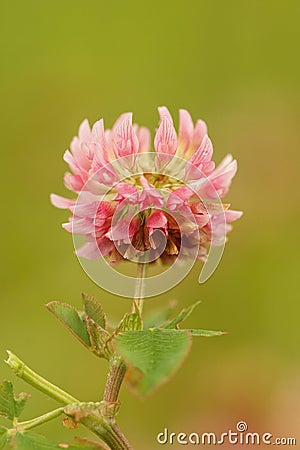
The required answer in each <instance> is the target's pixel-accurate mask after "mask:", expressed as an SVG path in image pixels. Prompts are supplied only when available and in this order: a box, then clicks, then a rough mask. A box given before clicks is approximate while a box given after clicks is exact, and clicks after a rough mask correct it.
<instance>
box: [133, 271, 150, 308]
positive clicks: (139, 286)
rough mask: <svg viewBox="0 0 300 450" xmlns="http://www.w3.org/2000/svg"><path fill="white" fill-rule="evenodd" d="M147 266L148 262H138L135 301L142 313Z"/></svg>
mask: <svg viewBox="0 0 300 450" xmlns="http://www.w3.org/2000/svg"><path fill="white" fill-rule="evenodd" d="M146 268H147V264H144V263H141V262H139V263H137V268H136V283H135V291H134V301H135V304H136V306H137V307H138V309H139V311H140V314H141V315H142V312H143V305H144V298H143V297H144V279H145V275H146Z"/></svg>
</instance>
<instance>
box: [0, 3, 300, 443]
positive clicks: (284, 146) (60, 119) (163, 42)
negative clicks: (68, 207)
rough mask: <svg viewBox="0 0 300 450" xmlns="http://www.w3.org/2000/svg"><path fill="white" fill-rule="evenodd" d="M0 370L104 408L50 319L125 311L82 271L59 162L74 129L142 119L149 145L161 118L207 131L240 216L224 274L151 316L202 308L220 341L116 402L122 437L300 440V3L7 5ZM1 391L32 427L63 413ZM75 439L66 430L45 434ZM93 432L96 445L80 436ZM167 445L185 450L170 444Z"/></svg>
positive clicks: (80, 355) (99, 379)
mask: <svg viewBox="0 0 300 450" xmlns="http://www.w3.org/2000/svg"><path fill="white" fill-rule="evenodd" d="M0 8H1V19H0V20H1V26H0V35H1V72H0V94H1V128H2V130H1V141H2V143H1V147H2V148H1V153H0V154H1V167H2V169H1V174H2V176H1V182H2V201H1V204H2V207H1V210H2V220H1V237H2V238H1V309H0V311H1V316H0V343H1V345H0V360H1V361H3V360H4V359H5V357H6V354H5V350H6V349H11V350H12V351H13V352H15V353H16V354H17V355H18V356H19V357H21V358H22V359H23V360H25V361H26V362H27V363H28V364H29V365H30V366H31V367H32V368H34V369H35V370H37V371H38V372H40V373H41V374H44V375H47V377H48V378H50V380H52V381H53V382H55V383H57V384H58V385H60V386H61V387H63V388H65V389H66V390H68V391H70V392H71V393H73V394H74V395H75V396H77V397H79V398H81V399H85V400H98V399H99V398H100V396H101V393H102V390H103V387H104V384H105V377H106V370H107V364H106V362H105V361H102V360H99V359H97V358H96V357H94V356H92V355H91V354H89V352H87V351H86V350H85V349H84V348H83V347H82V346H80V344H79V343H78V342H77V341H75V340H74V339H73V337H72V336H71V335H70V334H69V333H68V332H67V331H66V330H65V329H64V328H63V327H62V326H61V324H59V323H58V322H57V321H56V320H55V319H54V317H53V316H51V315H50V314H49V313H48V312H47V311H46V309H45V307H44V304H45V303H46V302H48V301H49V300H53V299H56V300H62V301H66V302H69V303H71V304H72V305H74V306H76V307H79V306H80V293H81V292H82V291H84V292H88V293H90V294H93V295H95V296H96V297H98V298H99V300H101V302H102V304H103V306H104V308H105V309H106V310H107V311H109V312H110V313H111V315H112V316H113V317H116V318H119V317H120V316H121V315H122V314H123V313H124V312H125V311H126V310H128V308H129V300H127V299H123V298H115V297H113V296H112V295H110V294H109V293H107V292H104V291H102V290H101V289H100V288H98V287H97V286H96V285H95V284H93V282H92V281H90V279H89V278H88V277H87V275H86V274H85V273H84V272H83V270H82V269H81V267H80V265H79V263H78V261H77V259H76V257H75V255H74V251H73V245H72V239H71V236H70V235H69V234H68V233H67V232H65V231H64V230H63V229H62V228H61V223H62V222H64V221H66V220H67V217H68V214H67V212H66V211H61V210H57V209H55V208H54V207H53V206H51V204H50V202H49V194H50V193H51V192H55V193H58V194H61V195H68V193H67V190H66V189H65V188H64V187H63V174H64V172H65V170H66V169H67V166H66V165H65V163H64V162H63V160H62V155H63V152H64V150H65V149H66V148H68V146H69V142H70V141H71V138H72V137H73V136H74V135H75V134H77V129H78V126H79V124H80V122H81V121H82V120H83V119H84V118H86V117H87V118H88V119H89V120H90V122H91V123H93V122H94V121H95V120H97V119H99V118H101V117H104V119H105V122H106V126H111V125H112V123H113V122H114V120H115V119H116V118H117V117H118V115H119V114H120V113H122V112H124V111H133V112H134V117H135V121H136V122H137V123H139V124H142V125H146V126H149V128H150V129H152V130H154V129H155V127H156V126H157V123H158V115H157V110H156V108H157V106H159V105H167V106H168V107H169V109H170V111H171V113H172V114H173V116H174V117H175V123H176V124H177V123H178V121H177V111H178V109H179V108H186V109H188V110H189V111H190V112H191V114H192V116H193V118H194V119H197V118H202V119H205V120H206V122H207V123H208V126H209V132H210V136H211V137H212V140H213V143H214V148H215V157H214V159H215V161H216V162H219V161H220V160H221V159H222V157H223V156H225V154H227V153H232V154H233V155H234V156H235V157H236V158H237V159H238V163H239V171H238V174H237V176H236V177H235V179H234V182H233V184H232V188H231V190H230V193H229V195H228V196H227V200H228V201H229V202H231V204H232V207H233V208H234V209H242V210H243V211H244V217H243V218H242V219H241V220H240V221H238V222H236V223H235V224H234V231H233V232H232V233H231V235H230V239H229V242H228V244H227V247H226V249H225V254H224V256H223V259H222V261H221V264H220V266H219V267H218V269H217V271H216V272H215V273H214V275H213V276H212V277H211V278H210V279H209V280H208V281H207V282H206V283H205V284H204V285H199V284H198V281H197V280H198V275H199V271H200V266H199V265H196V266H195V267H194V269H193V270H192V272H191V273H190V274H189V276H188V277H187V278H186V279H185V280H184V281H183V282H182V283H181V284H180V285H179V286H177V287H176V288H174V289H173V290H172V291H171V292H169V293H167V294H164V295H162V296H160V297H159V298H155V299H153V300H148V301H147V304H146V309H147V310H149V311H150V310H151V309H155V308H158V307H159V306H160V305H165V304H166V303H167V302H168V300H169V299H177V300H178V303H179V306H178V308H180V307H182V306H183V305H185V306H187V305H189V304H191V303H193V302H194V301H196V300H199V299H201V300H202V304H201V305H200V306H199V307H198V309H197V311H196V314H195V315H194V316H193V317H191V318H190V319H189V322H188V325H189V326H194V327H199V328H208V329H222V330H226V331H228V332H229V334H228V335H226V336H222V337H220V338H212V339H205V338H198V339H197V340H196V339H195V341H194V344H193V348H192V351H191V353H190V355H189V357H188V360H187V361H186V363H185V364H184V366H183V367H182V368H181V369H180V371H179V372H178V373H177V374H176V376H175V377H174V378H173V379H172V381H170V382H169V383H168V384H166V385H164V386H163V387H161V388H160V390H158V391H157V392H156V393H155V394H154V395H153V396H152V397H151V398H149V399H147V400H146V401H140V400H139V399H137V398H135V397H134V396H132V394H130V393H129V392H127V391H126V389H125V388H123V389H122V392H121V401H122V405H123V407H122V409H121V413H120V415H119V424H120V426H121V427H122V428H123V429H124V431H125V432H126V434H127V436H128V438H129V440H130V441H131V442H132V444H133V445H134V447H135V448H136V449H142V450H150V449H151V450H152V449H155V448H160V445H158V444H157V443H156V435H157V433H159V432H161V431H163V429H164V428H165V427H168V429H169V430H170V431H174V432H180V431H185V432H192V431H196V432H198V433H201V432H205V431H214V432H223V431H227V430H228V429H229V428H231V429H235V425H236V423H237V422H238V421H240V420H244V421H246V422H247V423H248V426H249V430H250V431H257V432H270V433H273V434H274V435H276V436H279V437H281V436H286V437H288V436H293V437H297V438H298V442H300V441H299V439H300V435H299V414H300V358H299V347H300V328H299V313H300V304H299V294H298V292H299V287H298V284H299V270H300V264H299V251H300V247H299V237H297V236H298V233H299V215H300V213H299V200H300V198H299V197H300V195H299V194H300V191H299V187H298V183H297V180H298V179H299V163H300V153H299V140H300V139H299V137H300V135H299V113H300V90H299V80H300V64H299V57H297V54H298V52H299V37H300V35H299V19H300V17H299V13H300V4H299V2H298V1H297V0H295V1H293V0H288V1H287V2H284V3H283V2H281V1H276V0H273V1H267V0H266V1H260V0H253V1H251V2H242V1H238V0H228V1H226V2H222V1H213V2H206V1H203V0H194V1H191V0H186V1H185V2H181V1H177V0H173V1H169V0H166V1H164V2H160V1H157V0H152V1H151V2H138V1H128V2H118V1H115V2H108V1H101V0H97V1H96V0H88V1H85V2H84V1H79V0H72V1H71V0H64V1H63V2H62V1H58V0H51V1H48V0H45V1H43V2H40V1H37V0H27V1H26V2H22V1H15V2H7V1H6V2H1V6H0ZM0 375H1V376H0V378H1V379H10V380H12V381H14V382H15V384H16V386H17V390H18V391H20V390H25V391H27V392H30V393H31V394H32V398H31V401H30V404H29V405H28V408H27V410H26V412H25V414H23V418H24V419H27V418H30V417H33V416H34V415H37V414H41V413H43V412H45V411H48V410H50V409H51V408H53V407H55V402H52V401H51V400H49V399H47V398H46V397H44V396H43V395H42V394H39V393H38V392H36V391H34V389H33V388H31V387H28V386H27V385H25V384H24V383H23V382H21V381H18V380H16V377H15V376H14V375H13V374H12V373H11V372H10V371H9V369H8V368H7V367H6V366H5V364H4V363H3V362H0ZM40 431H41V432H43V433H44V434H45V435H47V436H48V437H49V438H54V439H59V440H70V436H71V435H74V434H78V433H80V432H81V431H78V430H75V433H72V432H70V431H68V430H66V429H64V428H63V427H62V426H61V423H60V420H59V419H58V420H57V421H56V422H54V423H50V424H48V425H45V426H43V427H42V428H40ZM81 433H82V434H86V435H88V433H86V432H85V430H82V432H81ZM173 448H181V447H180V446H176V445H175V444H174V445H173Z"/></svg>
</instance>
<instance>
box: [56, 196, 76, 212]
mask: <svg viewBox="0 0 300 450" xmlns="http://www.w3.org/2000/svg"><path fill="white" fill-rule="evenodd" d="M50 201H51V203H52V205H54V206H56V208H61V209H68V208H70V209H71V207H72V206H74V205H75V203H76V202H75V200H70V199H68V198H64V197H61V196H60V195H56V194H51V195H50Z"/></svg>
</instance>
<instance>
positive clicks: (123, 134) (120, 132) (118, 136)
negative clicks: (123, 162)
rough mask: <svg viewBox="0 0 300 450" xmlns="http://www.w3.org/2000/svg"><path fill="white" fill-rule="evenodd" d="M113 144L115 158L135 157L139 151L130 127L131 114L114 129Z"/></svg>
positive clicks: (136, 139)
mask: <svg viewBox="0 0 300 450" xmlns="http://www.w3.org/2000/svg"><path fill="white" fill-rule="evenodd" d="M113 144H114V150H115V155H116V158H122V157H123V156H130V155H136V153H137V152H138V149H139V141H138V138H137V136H136V134H135V132H134V129H133V126H132V114H131V113H130V114H129V115H128V117H127V118H126V119H125V120H123V122H122V123H121V125H120V126H119V127H118V128H116V130H115V132H114V137H113Z"/></svg>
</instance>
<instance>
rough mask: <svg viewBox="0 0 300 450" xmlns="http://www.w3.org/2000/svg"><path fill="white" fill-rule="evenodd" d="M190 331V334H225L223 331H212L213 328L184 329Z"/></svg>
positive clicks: (208, 335)
mask: <svg viewBox="0 0 300 450" xmlns="http://www.w3.org/2000/svg"><path fill="white" fill-rule="evenodd" d="M186 331H188V332H189V333H191V335H192V336H205V337H211V336H221V335H222V334H227V333H226V332H225V331H213V330H186Z"/></svg>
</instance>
